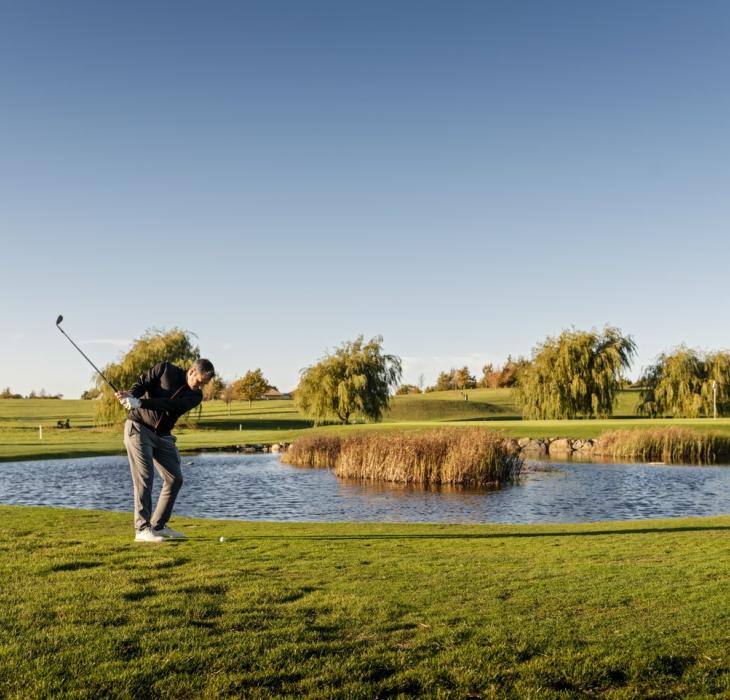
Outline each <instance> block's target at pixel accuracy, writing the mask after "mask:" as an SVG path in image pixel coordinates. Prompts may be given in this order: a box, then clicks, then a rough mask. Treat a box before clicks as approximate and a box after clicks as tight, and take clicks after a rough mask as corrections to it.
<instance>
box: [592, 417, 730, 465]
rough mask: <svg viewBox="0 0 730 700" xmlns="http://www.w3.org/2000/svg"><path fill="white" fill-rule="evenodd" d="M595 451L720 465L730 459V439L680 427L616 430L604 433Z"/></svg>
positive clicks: (655, 459)
mask: <svg viewBox="0 0 730 700" xmlns="http://www.w3.org/2000/svg"><path fill="white" fill-rule="evenodd" d="M595 454H597V455H601V456H604V457H613V458H614V459H635V460H641V461H645V462H665V463H667V464H717V463H718V462H729V461H730V438H728V437H726V436H724V435H720V434H718V433H709V432H708V433H704V432H698V431H696V430H690V429H689V428H681V427H677V426H673V427H670V428H650V429H647V430H612V431H610V432H606V433H604V434H603V435H601V437H600V439H599V440H598V445H597V449H596V450H595Z"/></svg>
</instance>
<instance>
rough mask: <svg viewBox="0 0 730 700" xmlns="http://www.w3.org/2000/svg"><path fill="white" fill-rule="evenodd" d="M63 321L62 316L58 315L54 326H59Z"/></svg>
mask: <svg viewBox="0 0 730 700" xmlns="http://www.w3.org/2000/svg"><path fill="white" fill-rule="evenodd" d="M61 321H63V316H61V315H60V314H59V316H58V318H57V319H56V325H59V324H60V323H61Z"/></svg>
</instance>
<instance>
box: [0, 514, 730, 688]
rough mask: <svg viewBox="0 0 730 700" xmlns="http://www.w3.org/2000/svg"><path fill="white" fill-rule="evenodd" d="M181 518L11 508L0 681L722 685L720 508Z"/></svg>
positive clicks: (1, 542) (14, 684) (3, 560)
mask: <svg viewBox="0 0 730 700" xmlns="http://www.w3.org/2000/svg"><path fill="white" fill-rule="evenodd" d="M172 524H173V525H174V526H175V527H179V528H180V529H183V530H185V531H186V532H187V533H188V534H189V535H190V536H191V539H190V540H189V541H186V542H179V543H165V544H163V545H149V544H137V543H134V542H133V541H132V528H131V516H130V515H129V514H121V513H109V512H99V511H80V510H67V509H51V508H29V507H19V506H3V507H0V581H2V586H0V628H1V629H2V630H3V635H2V636H1V637H0V688H2V694H3V696H5V697H8V698H27V697H64V696H67V697H68V696H73V697H75V698H97V697H100V696H104V697H130V698H131V697H160V698H164V697H167V698H176V699H179V698H186V697H193V696H195V697H198V696H206V697H218V696H222V695H236V696H246V697H261V698H264V697H272V696H289V697H318V698H337V697H342V698H344V697H347V698H373V697H384V696H389V695H397V694H402V695H403V696H408V695H415V694H426V695H430V696H436V695H438V696H441V697H454V698H463V697H494V698H505V697H513V698H565V697H593V696H601V697H607V698H649V697H655V698H672V697H676V698H687V697H728V696H730V624H728V623H729V621H730V595H729V594H730V584H729V583H728V582H729V581H730V516H726V517H720V518H707V519H693V520H672V521H644V522H641V523H636V522H634V523H610V524H609V523H600V524H591V525H550V526H496V525H495V526H491V525H484V526H475V525H469V526H466V525H465V526H455V525H443V526H442V525H400V524H399V525H395V524H306V523H289V524H282V523H261V522H259V523H247V522H233V521H214V520H192V519H184V518H176V519H175V520H174V521H173V523H172ZM220 536H225V537H226V538H227V541H226V542H224V543H219V541H218V538H219V537H220Z"/></svg>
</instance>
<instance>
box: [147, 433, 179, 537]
mask: <svg viewBox="0 0 730 700" xmlns="http://www.w3.org/2000/svg"><path fill="white" fill-rule="evenodd" d="M154 457H155V466H156V467H157V470H158V471H159V472H160V474H161V475H162V478H163V480H164V483H163V485H162V489H161V490H160V498H159V500H158V501H157V508H155V514H154V515H153V516H152V521H151V522H152V526H153V527H154V528H155V529H157V530H159V529H161V528H163V527H165V525H167V521H168V520H169V519H170V516H171V515H172V508H173V506H174V505H175V499H176V498H177V494H178V493H179V492H180V489H181V488H182V485H183V475H182V469H181V468H180V453H179V452H178V451H177V447H176V446H175V438H174V437H173V436H172V435H163V436H160V437H158V438H157V440H156V445H155V451H154Z"/></svg>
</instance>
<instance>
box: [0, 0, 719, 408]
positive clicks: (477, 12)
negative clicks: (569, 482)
mask: <svg viewBox="0 0 730 700" xmlns="http://www.w3.org/2000/svg"><path fill="white" fill-rule="evenodd" d="M729 66H730V3H728V2H726V1H725V0H704V1H702V2H690V1H689V0H687V1H686V2H671V1H667V0H656V1H654V2H650V1H645V2H639V3H637V2H621V1H612V2H585V1H583V0H580V1H575V2H561V1H560V0H556V2H542V1H541V0H535V1H532V2H525V1H520V0H509V1H508V0H504V1H503V2H496V1H495V2H487V1H483V2H482V1H480V2H466V1H460V2H445V1H439V2H434V1H430V0H413V1H412V2H407V1H403V2H374V1H373V0H368V2H343V1H342V0H332V2H318V1H316V0H311V1H310V0H308V1H307V2H299V1H293V2H281V1H277V0H268V1H266V2H230V3H226V2H216V3H205V2H180V1H177V0H176V1H175V2H163V1H158V2H152V3H151V2H124V3H110V2H97V1H96V0H93V1H92V0H90V1H88V2H73V1H69V2H63V3H59V2H50V1H49V2H35V1H33V0H23V1H22V2H20V1H13V2H11V1H7V2H1V3H0V240H1V241H2V254H1V258H0V259H1V260H2V275H1V276H0V280H1V281H0V285H1V286H0V291H2V300H3V303H2V311H1V312H0V320H1V321H2V327H1V328H0V334H1V335H2V343H1V344H0V347H1V348H2V349H1V351H0V352H1V355H0V387H4V386H6V385H10V386H11V387H12V388H13V389H14V390H16V391H20V392H22V393H27V392H29V391H30V390H31V389H36V390H38V389H40V388H41V387H44V388H45V389H46V390H47V391H50V392H63V393H64V394H65V395H66V396H67V397H76V396H78V395H79V394H80V393H81V391H82V390H83V389H84V388H86V387H88V386H89V384H90V371H89V368H88V366H87V365H86V364H85V363H84V361H83V359H82V358H81V357H80V356H79V355H77V354H76V352H75V351H74V350H73V348H72V347H71V346H70V345H69V344H68V343H67V341H66V340H65V339H64V338H63V337H62V336H61V335H60V334H59V333H58V331H57V330H56V329H55V328H54V321H55V318H56V316H57V314H59V313H63V314H64V315H65V317H66V319H67V320H66V323H65V327H66V330H67V332H68V333H69V334H70V335H71V336H72V337H75V338H76V339H77V340H78V341H83V346H82V347H84V349H85V350H86V351H87V353H88V354H90V355H91V356H92V358H93V359H95V360H96V361H97V363H98V364H104V363H106V362H108V361H110V360H113V359H115V358H117V357H118V355H119V353H121V352H123V350H124V349H125V348H126V347H128V346H129V343H130V342H131V340H132V339H133V338H135V337H138V336H139V335H141V334H142V333H143V332H144V331H145V330H146V329H148V328H150V327H162V328H170V327H172V326H179V327H182V328H185V329H188V330H190V331H193V332H195V333H196V334H197V335H198V339H199V344H200V346H201V350H202V352H203V354H204V356H207V357H209V358H210V359H211V360H212V361H213V362H214V363H215V365H216V366H217V368H218V369H219V372H220V373H221V374H222V375H223V376H224V377H226V378H231V377H233V376H236V375H240V374H242V373H243V372H244V371H245V370H247V369H249V368H255V367H261V368H262V369H263V370H264V373H265V374H266V375H267V377H268V378H269V379H270V380H271V381H272V382H274V383H275V384H277V385H278V386H279V388H280V389H282V390H286V389H291V388H293V387H294V386H295V385H296V382H297V377H298V371H299V370H300V369H301V368H302V367H304V366H306V365H308V364H310V363H311V362H313V361H315V360H316V359H317V358H319V357H320V356H322V354H323V353H324V352H325V351H327V350H329V349H331V348H332V347H334V346H335V345H337V344H339V343H340V342H341V341H343V340H346V339H352V338H354V337H355V336H356V335H358V334H360V333H362V334H364V335H365V336H367V337H370V336H373V335H376V334H382V335H383V336H384V339H385V347H386V350H387V351H389V352H392V353H395V354H398V355H400V356H401V357H403V358H404V362H405V369H406V373H405V380H407V381H411V382H415V381H416V380H417V378H418V375H419V374H420V373H421V372H424V373H425V375H426V380H427V382H433V381H434V379H435V377H436V374H437V372H438V371H439V370H441V369H448V368H449V367H451V366H457V365H463V364H465V363H466V364H468V365H469V366H470V367H471V368H472V370H473V371H474V372H475V373H477V374H478V373H479V371H480V367H481V365H482V364H483V363H484V362H485V361H487V360H490V361H493V362H496V363H500V362H502V361H503V360H504V359H505V358H506V356H507V354H508V353H512V354H515V355H519V354H523V355H529V353H530V351H531V349H532V347H533V346H534V345H535V344H536V343H537V342H538V341H540V340H542V339H544V338H545V336H547V335H553V334H556V333H559V332H560V331H561V330H562V329H564V328H567V327H571V326H575V327H576V328H591V327H594V326H595V327H602V326H603V325H604V324H607V323H609V324H612V325H616V326H618V327H620V328H621V329H622V330H623V331H624V332H625V333H630V334H632V335H633V336H634V338H635V340H636V341H637V343H638V346H639V353H640V354H639V357H638V359H637V362H636V367H635V371H634V373H633V374H634V375H635V374H636V373H638V371H639V370H640V368H641V366H642V365H645V364H647V363H648V362H650V361H651V360H652V359H653V357H654V356H656V354H658V353H659V352H661V351H663V350H666V349H668V348H671V347H673V346H675V345H677V344H679V343H682V342H685V343H688V344H689V345H691V346H695V347H700V348H705V349H720V348H728V347H730V327H729V326H728V323H727V320H728V319H727V315H728V314H727V311H726V309H727V299H728V292H730V276H728V274H727V272H726V267H727V264H728V261H727V253H728V249H729V244H728V230H729V226H728V224H729V223H730V197H728V185H729V184H730V153H729V146H730V129H729V125H730V90H728V67H729Z"/></svg>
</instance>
